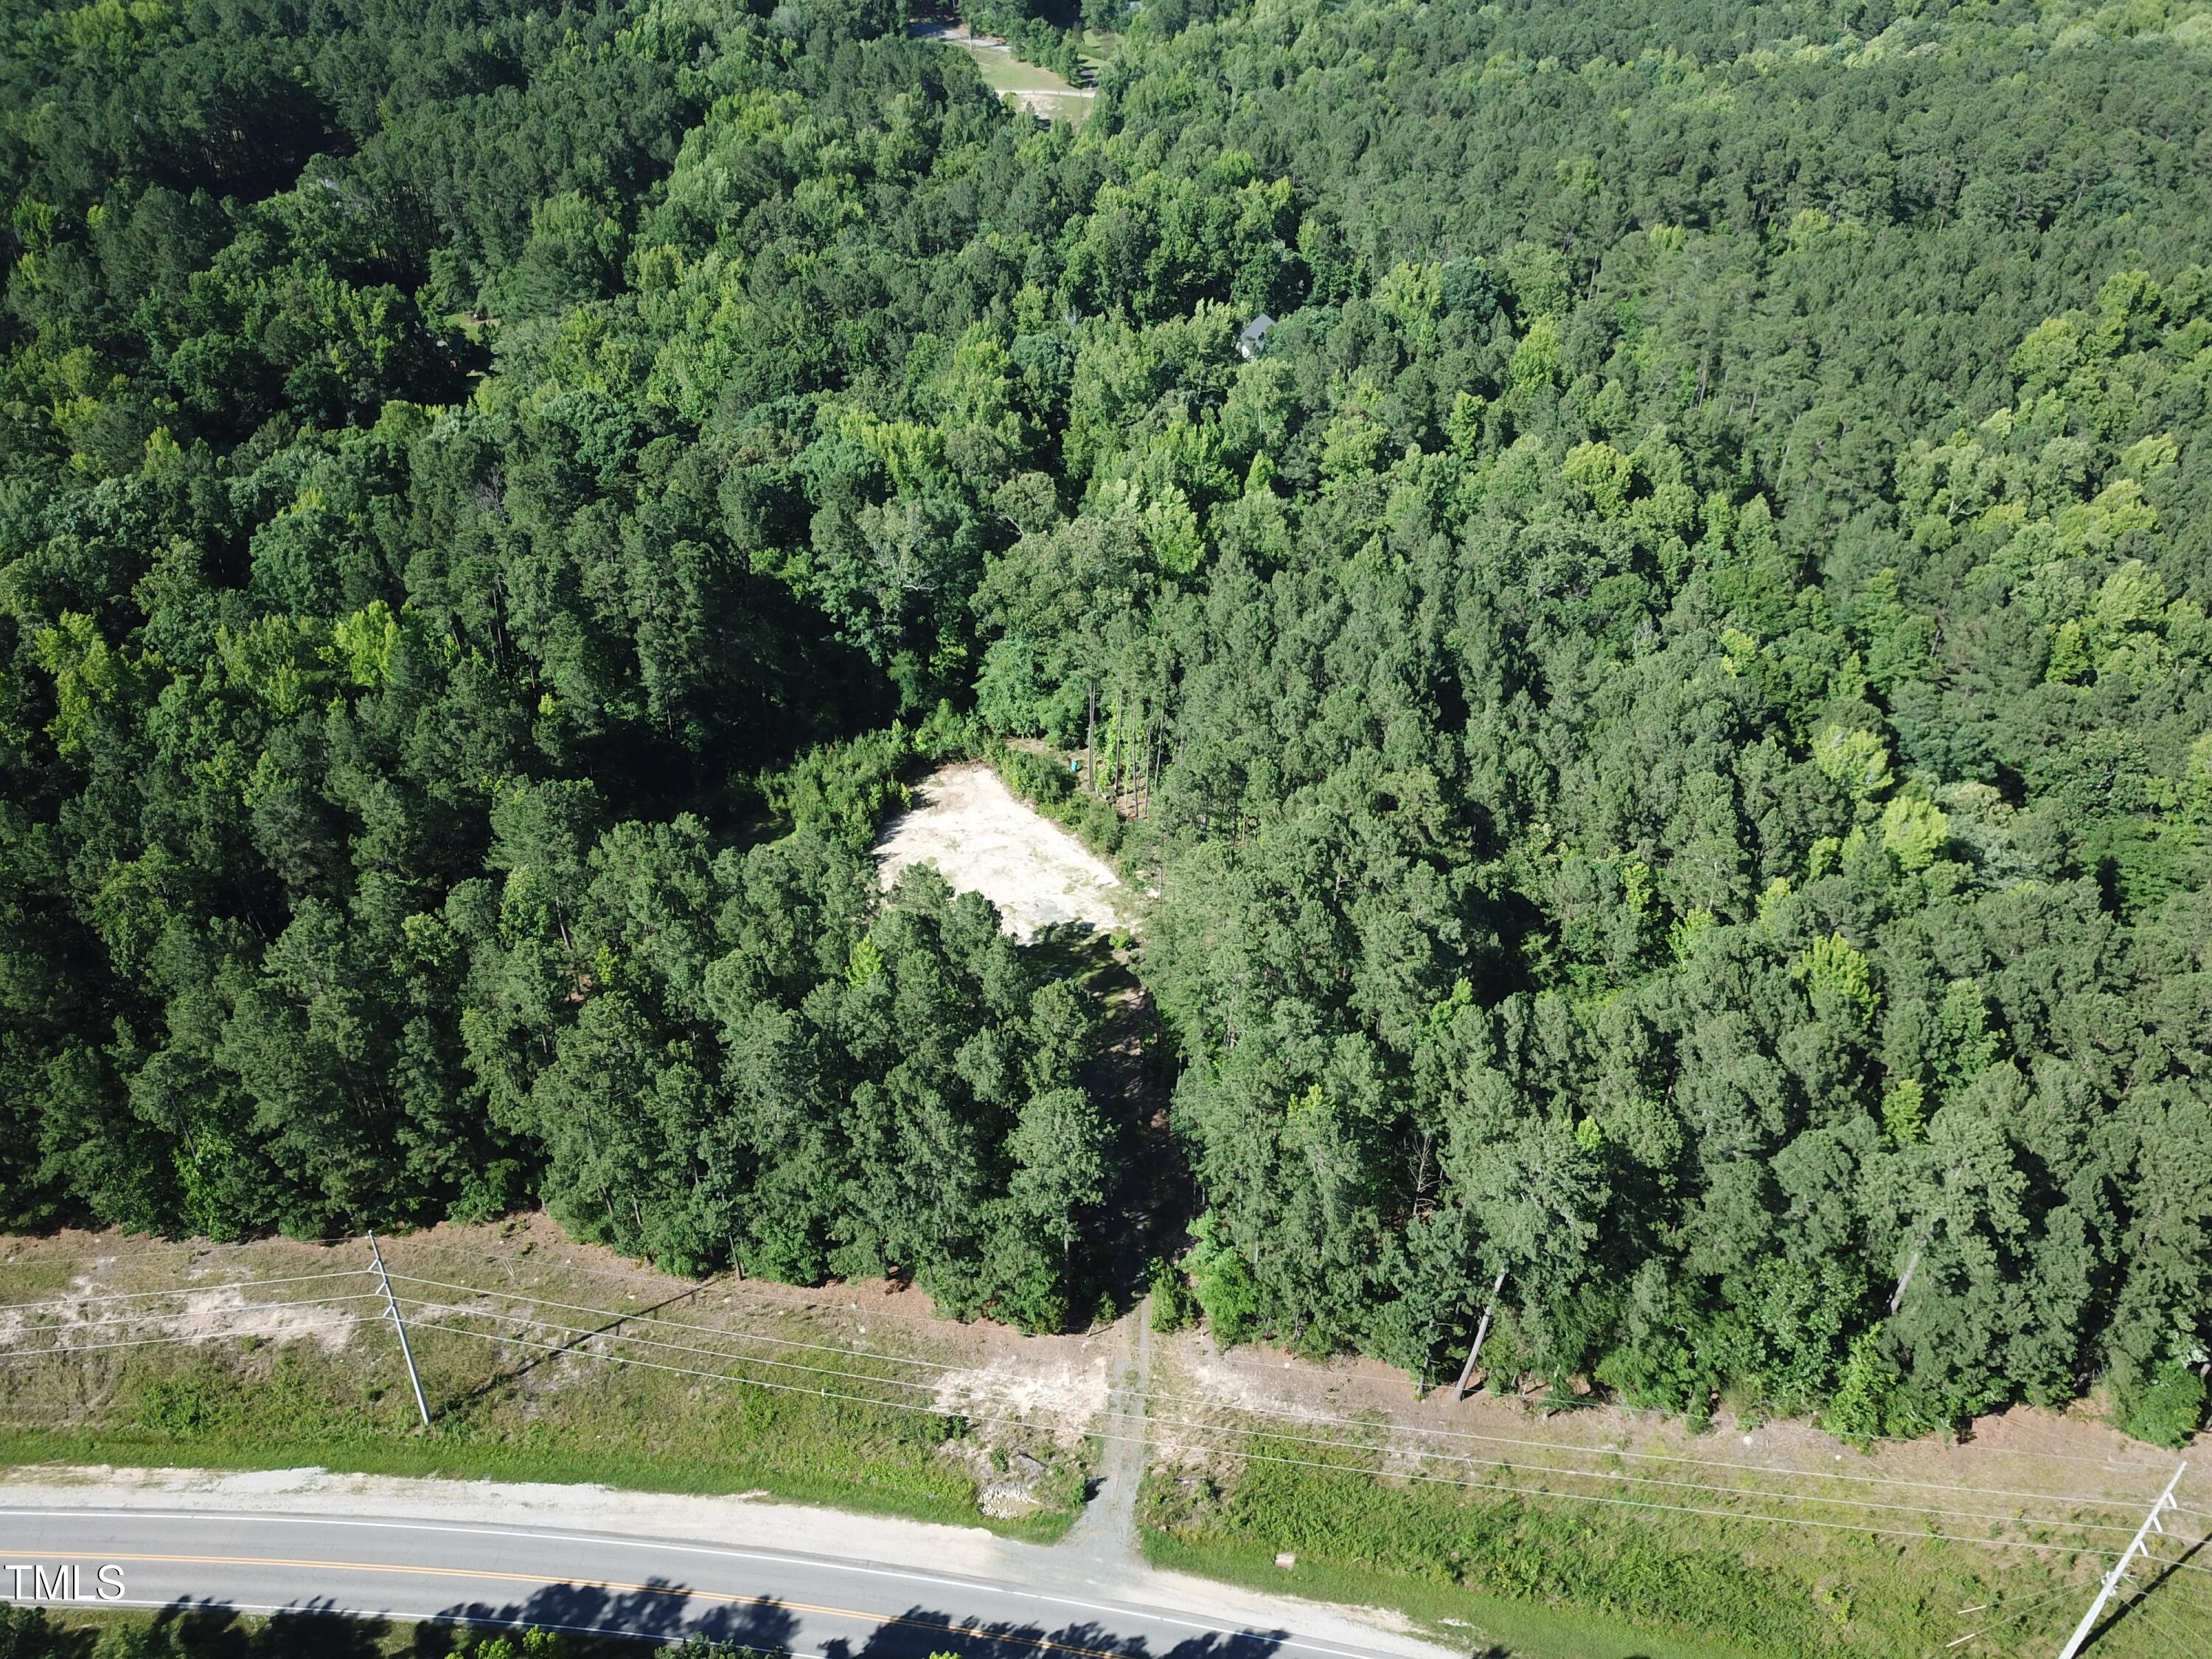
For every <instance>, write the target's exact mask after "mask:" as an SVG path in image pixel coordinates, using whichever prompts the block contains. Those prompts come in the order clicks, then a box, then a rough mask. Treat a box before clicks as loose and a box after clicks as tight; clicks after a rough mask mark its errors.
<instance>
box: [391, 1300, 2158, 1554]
mask: <svg viewBox="0 0 2212 1659" xmlns="http://www.w3.org/2000/svg"><path fill="white" fill-rule="evenodd" d="M392 1277H393V1278H394V1279H398V1280H401V1281H403V1282H408V1283H415V1284H434V1283H435V1284H439V1285H440V1286H441V1288H444V1289H449V1290H459V1291H468V1292H470V1293H471V1294H474V1295H478V1296H484V1297H499V1298H501V1299H505V1300H510V1301H528V1302H531V1303H532V1304H534V1305H537V1306H542V1307H557V1308H565V1309H567V1310H570V1311H573V1312H580V1313H592V1314H597V1315H599V1316H603V1317H605V1318H607V1319H610V1320H614V1321H617V1322H639V1321H647V1320H650V1321H652V1322H654V1323H658V1324H665V1325H668V1326H671V1327H672V1328H677V1329H680V1330H684V1331H689V1332H692V1333H695V1334H702V1335H710V1336H714V1337H718V1338H722V1339H724V1340H732V1341H747V1342H780V1341H781V1340H782V1339H780V1338H776V1337H772V1336H766V1335H761V1334H754V1333H750V1332H743V1331H729V1330H722V1329H718V1328H714V1327H708V1326H701V1325H696V1324H692V1323H690V1322H686V1321H682V1320H664V1319H659V1317H658V1316H652V1315H643V1314H640V1315H625V1314H623V1313H620V1312H618V1311H617V1310H609V1309H602V1308H588V1307H584V1306H581V1305H580V1304H574V1303H556V1302H553V1301H551V1300H550V1298H536V1297H526V1296H525V1295H523V1294H522V1293H520V1292H517V1291H484V1290H480V1289H477V1287H474V1286H467V1285H451V1284H446V1283H444V1282H442V1281H435V1280H423V1279H413V1278H411V1277H410V1275H407V1274H402V1273H395V1274H393V1275H392ZM407 1300H408V1302H409V1304H410V1306H416V1307H420V1308H429V1309H433V1310H439V1311H445V1312H451V1313H455V1314H459V1315H461V1316H465V1317H468V1318H483V1319H493V1318H500V1317H506V1318H511V1319H514V1320H515V1321H516V1322H518V1323H520V1324H525V1325H530V1326H534V1327H537V1328H540V1329H544V1330H552V1331H558V1332H560V1333H562V1334H564V1335H568V1336H574V1337H582V1338H587V1339H589V1338H597V1339H599V1340H613V1341H621V1342H633V1343H638V1344H641V1345H643V1346H648V1347H655V1348H660V1349H665V1350H669V1351H671V1352H682V1353H693V1354H702V1355H706V1356H707V1357H709V1358H716V1359H723V1360H727V1361H730V1362H732V1363H735V1364H760V1365H772V1366H775V1367H777V1368H779V1369H781V1370H799V1371H805V1372H809V1373H811V1374H814V1375H817V1376H834V1377H837V1378H840V1379H842V1380H844V1381H848V1382H854V1383H878V1384H881V1385H884V1386H886V1387H890V1388H899V1389H917V1390H918V1389H931V1388H934V1387H938V1386H941V1384H933V1383H916V1382H911V1381H908V1379H906V1378H903V1377H890V1376H875V1375H872V1374H871V1373H867V1372H862V1371H850V1370H839V1369H837V1368H836V1367H832V1366H818V1365H808V1364H801V1363H799V1362H798V1361H794V1360H778V1359H772V1358H765V1357H756V1356H750V1355H741V1354H732V1353H726V1352H722V1351H720V1350H717V1349H713V1348H708V1347H702V1346H698V1345H696V1344H688V1343H682V1342H670V1341H667V1340H664V1339H661V1338H658V1337H648V1336H639V1335H635V1334H625V1333H621V1332H617V1331H611V1330H610V1331H589V1330H585V1329H583V1328H579V1327H576V1326H571V1325H564V1324H562V1323H561V1322H558V1321H556V1320H550V1319H533V1318H530V1317H528V1316H516V1315H512V1314H508V1315H497V1314H493V1313H489V1312H484V1311H481V1310H474V1309H466V1308H454V1307H450V1306H448V1305H447V1304H438V1303H432V1302H428V1301H426V1300H422V1299H421V1298H415V1297H410V1298H407ZM787 1346H793V1347H796V1348H799V1349H803V1350H808V1351H813V1352H831V1353H837V1354H840V1355H842V1354H845V1353H847V1352H851V1351H850V1350H845V1349H839V1348H830V1347H828V1346H824V1345H822V1344H817V1343H805V1342H799V1341H796V1340H793V1341H792V1342H790V1343H789V1344H788V1345H787ZM877 1357H879V1358H884V1359H886V1360H889V1361H890V1362H891V1363H894V1364H899V1363H911V1364H917V1365H928V1366H932V1367H933V1368H935V1369H939V1370H952V1369H957V1368H955V1367H950V1366H944V1365H941V1364H939V1363H938V1362H935V1361H928V1360H915V1361H911V1362H908V1361H904V1360H902V1359H901V1358H899V1357H897V1356H892V1355H882V1356H877ZM1134 1392H1135V1393H1136V1396H1137V1397H1141V1398H1144V1399H1146V1403H1147V1404H1148V1405H1150V1404H1152V1403H1154V1402H1157V1401H1160V1400H1175V1401H1189V1400H1190V1399H1191V1398H1192V1397H1191V1396H1188V1395H1142V1393H1141V1391H1134ZM884 1403H885V1404H889V1403H891V1402H889V1401H885V1402H884ZM1200 1403H1206V1402H1200ZM1155 1420H1157V1421H1158V1422H1159V1423H1161V1424H1164V1425H1170V1426H1180V1427H1183V1428H1188V1429H1191V1430H1194V1431H1199V1432H1202V1433H1217V1434H1248V1435H1251V1436H1255V1437H1261V1438H1264V1439H1268V1440H1276V1441H1282V1442H1285V1443H1294V1444H1306V1445H1317V1446H1328V1447H1332V1448H1334V1447H1340V1446H1342V1447H1346V1449H1358V1450H1362V1451H1377V1452H1381V1453H1383V1454H1384V1455H1390V1454H1391V1453H1392V1451H1393V1449H1391V1448H1389V1447H1380V1448H1377V1447H1371V1446H1358V1445H1356V1444H1354V1445H1347V1443H1346V1442H1344V1441H1341V1440H1335V1439H1330V1438H1327V1437H1321V1436H1310V1435H1295V1434H1286V1433H1284V1432H1282V1431H1277V1430H1269V1429H1259V1428H1248V1427H1243V1426H1241V1425H1222V1424H1212V1423H1194V1422H1191V1421H1189V1420H1188V1419H1175V1418H1168V1417H1158V1418H1157V1419H1155ZM1331 1420H1335V1421H1346V1419H1331ZM1353 1426H1359V1427H1367V1426H1371V1425H1353ZM1470 1438H1474V1439H1486V1440H1494V1441H1496V1442H1497V1443H1501V1444H1509V1445H1516V1446H1524V1447H1531V1448H1534V1449H1540V1450H1543V1451H1546V1452H1548V1453H1551V1454H1553V1455H1561V1456H1577V1455H1580V1456H1589V1455H1606V1452H1607V1450H1609V1449H1591V1448H1578V1447H1572V1446H1563V1445H1559V1444H1557V1443H1548V1442H1542V1441H1531V1440H1521V1439H1511V1438H1508V1437H1502V1436H1479V1435H1478V1436H1470ZM1395 1455H1401V1456H1402V1455H1413V1456H1416V1457H1430V1458H1441V1459H1443V1461H1445V1462H1455V1463H1463V1464H1468V1465H1471V1466H1477V1467H1482V1468H1505V1467H1509V1466H1510V1464H1509V1461H1508V1460H1505V1459H1501V1458H1480V1457H1473V1456H1468V1455H1464V1454H1460V1453H1452V1452H1443V1451H1414V1452H1412V1453H1410V1454H1408V1453H1407V1452H1404V1451H1402V1450H1400V1451H1397V1452H1396V1454H1395ZM1615 1455H1618V1454H1615ZM1631 1455H1643V1456H1645V1457H1653V1458H1658V1457H1663V1456H1664V1455H1663V1454H1656V1453H1647V1454H1631ZM1665 1461H1668V1462H1682V1463H1689V1464H1699V1463H1706V1462H1710V1463H1712V1464H1713V1465H1714V1466H1716V1467H1720V1468H1738V1469H1743V1470H1745V1471H1746V1472H1747V1473H1757V1474H1796V1476H1797V1478H1801V1479H1814V1480H1822V1479H1828V1480H1834V1479H1843V1480H1848V1479H1852V1478H1854V1477H1850V1476H1832V1475H1828V1474H1825V1473H1824V1472H1821V1471H1813V1472H1811V1473H1810V1474H1800V1473H1799V1472H1796V1471H1790V1470H1786V1469H1781V1468H1771V1467H1768V1468H1760V1467H1758V1466H1747V1465H1743V1464H1734V1463H1729V1462H1725V1461H1723V1460H1705V1459H1697V1458H1666V1459H1665ZM1540 1467H1541V1466H1540ZM1544 1472H1545V1473H1546V1474H1559V1475H1561V1476H1565V1477H1568V1478H1574V1479H1582V1480H1612V1481H1620V1482H1626V1483H1627V1484H1631V1485H1635V1486H1661V1487H1669V1488H1674V1489H1677V1490H1683V1491H1692V1492H1714V1493H1720V1494H1725V1495H1728V1496H1730V1497H1737V1496H1749V1497H1756V1498H1771V1499H1773V1500H1774V1501H1777V1502H1789V1503H1805V1504H1826V1505H1830V1506H1833V1507H1838V1508H1856V1509H1862V1510H1881V1511H1886V1512H1890V1513H1898V1514H1911V1515H1934V1516H1950V1517H1953V1518H1960V1519H1972V1520H1980V1521H1996V1522H2003V1523H2006V1524H2008V1525H2015V1526H2041V1527H2051V1528H2075V1529H2077V1530H2086V1531H2106V1532H2116V1533H2124V1532H2129V1531H2131V1530H2132V1528H2129V1527H2127V1526H2125V1525H2123V1524H2116V1523H2106V1522H2094V1521H2078V1520H2071V1519H2057V1518H2051V1517H2044V1516H2017V1515H2005V1514H1998V1513H1994V1512H1991V1511H1989V1510H1956V1509H1942V1508H1937V1507H1933V1506H1929V1505H1925V1504H1886V1503H1881V1502H1879V1501H1877V1500H1875V1499H1871V1498H1849V1497H1832V1496H1828V1495H1826V1494H1820V1493H1812V1492H1770V1491H1766V1490H1765V1489H1762V1488H1759V1487H1753V1486H1728V1485H1721V1486H1716V1485H1713V1484H1711V1483H1709V1482H1702V1481H1690V1480H1666V1479H1663V1478H1661V1477H1657V1476H1652V1475H1638V1474H1628V1473H1626V1472H1625V1471H1615V1470H1592V1469H1580V1468H1557V1467H1555V1466H1554V1467H1545V1468H1544ZM1860 1478H1863V1477H1860ZM1890 1484H1896V1485H1900V1486H1916V1487H1929V1488H1934V1489H1936V1490H1948V1491H1960V1492H1970V1493H1973V1495H1977V1496H1979V1495H1983V1494H1981V1493H1980V1492H1977V1491H1976V1489H1973V1488H1961V1487H1946V1486H1943V1485H1942V1483H1940V1482H1934V1481H1897V1482H1894V1483H1890ZM1987 1495H1990V1496H1997V1497H2034V1498H2038V1499H2039V1501H2044V1502H2049V1503H2069V1502H2078V1501H2081V1500H2076V1499H2071V1498H2061V1497H2057V1496H2054V1495H2051V1494H2029V1493H2002V1492H2000V1493H1990V1494H1987ZM2090 1501H2097V1500H2090ZM2113 1501H2118V1500H2113Z"/></svg>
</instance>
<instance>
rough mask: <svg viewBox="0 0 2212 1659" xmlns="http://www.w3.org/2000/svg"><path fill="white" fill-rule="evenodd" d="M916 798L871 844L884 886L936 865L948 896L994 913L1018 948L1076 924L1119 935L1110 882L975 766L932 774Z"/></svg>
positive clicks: (1072, 843)
mask: <svg viewBox="0 0 2212 1659" xmlns="http://www.w3.org/2000/svg"><path fill="white" fill-rule="evenodd" d="M914 796H915V805H914V806H913V808H912V809H911V810H909V811H905V812H902V813H901V814H899V816H898V817H895V818H893V819H892V820H891V821H890V824H889V825H887V826H886V827H885V829H884V834H883V837H882V839H881V840H879V841H878V842H877V843H876V860H877V863H878V866H879V868H880V869H881V871H882V874H883V880H884V886H886V887H888V886H890V884H891V883H892V882H893V881H895V880H896V879H897V878H898V873H899V872H900V871H902V870H903V869H905V868H906V867H907V866H908V865H910V864H922V863H931V864H934V865H935V866H937V869H938V872H939V874H940V875H942V876H943V877H944V878H945V880H947V881H948V882H950V883H951V884H952V888H953V890H954V891H955V892H962V893H965V892H977V893H981V895H982V896H984V897H985V898H987V899H988V900H990V901H991V902H992V903H994V904H995V905H997V906H998V907H999V915H1000V923H1001V925H1002V926H1003V927H1005V928H1006V931H1007V932H1008V933H1012V935H1013V936H1014V937H1015V938H1016V939H1020V940H1022V941H1024V942H1025V943H1026V942H1027V941H1028V940H1030V939H1035V938H1036V935H1037V934H1038V933H1040V932H1041V931H1042V930H1043V929H1045V928H1048V927H1067V926H1070V925H1071V924H1073V923H1078V922H1081V923H1086V924H1088V925H1089V926H1090V927H1094V928H1096V929H1097V930H1098V931H1099V932H1100V933H1111V932H1113V931H1114V930H1115V929H1116V928H1120V927H1127V918H1126V917H1124V916H1123V915H1121V911H1120V908H1119V903H1120V902H1121V901H1123V899H1124V895H1125V890H1124V889H1123V888H1122V886H1121V881H1120V879H1119V878H1117V877H1116V876H1115V874H1114V872H1112V871H1111V870H1109V869H1108V868H1107V867H1106V866H1105V865H1104V863H1103V862H1102V861H1101V860H1099V859H1098V858H1097V856H1096V855H1095V854H1092V853H1091V850H1090V849H1089V848H1086V847H1085V846H1084V844H1083V843H1082V842H1079V841H1078V840H1077V839H1076V838H1075V837H1074V836H1072V835H1070V834H1068V832H1067V831H1066V830H1065V829H1061V828H1060V826H1059V825H1058V824H1056V823H1053V822H1052V821H1051V820H1050V819H1049V818H1047V817H1044V815H1043V814H1042V813H1041V812H1039V811H1037V810H1036V808H1035V807H1033V806H1031V805H1030V804H1029V803H1028V802H1026V801H1024V800H1023V799H1021V798H1020V797H1018V795H1016V794H1015V793H1014V792H1013V791H1012V790H1011V789H1009V788H1007V787H1006V784H1005V782H1004V781H1001V780H1000V776H999V775H998V774H997V773H996V772H994V771H993V770H992V769H990V768H989V767H988V766H986V765H984V764H983V763H981V762H980V761H974V762H969V763H966V764H963V765H960V766H948V767H946V768H945V769H943V770H942V771H939V772H936V773H934V774H933V775H931V776H930V777H929V778H928V779H927V780H926V781H923V782H922V783H921V784H920V785H918V786H916V787H915V792H914Z"/></svg>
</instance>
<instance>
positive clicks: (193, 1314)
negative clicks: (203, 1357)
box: [21, 1291, 376, 1336]
mask: <svg viewBox="0 0 2212 1659" xmlns="http://www.w3.org/2000/svg"><path fill="white" fill-rule="evenodd" d="M375 1294H376V1292H375V1291H362V1292H361V1293H360V1294H359V1295H356V1296H313V1297H291V1298H289V1300H286V1301H282V1302H240V1303H237V1304H234V1305H232V1306H229V1307H224V1308H211V1309H205V1310H193V1309H185V1310H180V1311H178V1312H174V1313H150V1312H141V1313H135V1314H124V1315H120V1316H118V1317H116V1318H113V1319H73V1320H69V1321H66V1322H63V1323H60V1324H53V1325H30V1324H26V1325H25V1326H24V1327H23V1328H22V1332H21V1334H24V1335H27V1336H60V1335H66V1334H69V1333H70V1332H74V1331H96V1330H105V1329H112V1328H115V1327H117V1326H124V1327H126V1328H127V1327H131V1326H145V1325H158V1324H161V1323H162V1322H165V1321H168V1320H177V1319H195V1318H197V1317H199V1316H200V1315H201V1313H203V1312H206V1313H216V1314H237V1313H258V1312H260V1311H262V1310H266V1309H272V1308H320V1307H325V1306H328V1305H330V1304H332V1303H337V1302H359V1301H361V1300H362V1299H363V1298H364V1297H374V1295H375Z"/></svg>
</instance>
